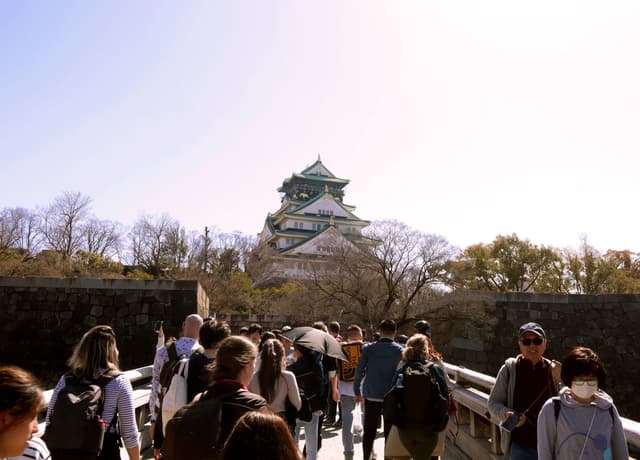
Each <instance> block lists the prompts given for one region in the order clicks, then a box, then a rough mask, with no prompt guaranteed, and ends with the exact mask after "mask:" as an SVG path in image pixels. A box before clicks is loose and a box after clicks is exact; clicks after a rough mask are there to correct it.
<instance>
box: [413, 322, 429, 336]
mask: <svg viewBox="0 0 640 460" xmlns="http://www.w3.org/2000/svg"><path fill="white" fill-rule="evenodd" d="M413 326H414V327H415V328H416V329H417V331H418V332H419V333H421V334H426V333H427V332H429V331H430V330H431V324H429V321H427V320H426V319H421V320H420V321H416V324H414V325H413Z"/></svg>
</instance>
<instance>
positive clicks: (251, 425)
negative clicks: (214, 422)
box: [222, 411, 302, 460]
mask: <svg viewBox="0 0 640 460" xmlns="http://www.w3.org/2000/svg"><path fill="white" fill-rule="evenodd" d="M240 458H250V459H252V460H302V456H301V455H300V451H299V450H298V446H296V443H295V441H294V440H293V437H292V436H291V433H290V432H289V428H288V427H287V424H286V423H285V422H284V420H282V418H280V417H278V416H277V415H274V414H273V413H271V412H262V411H260V412H257V411H250V412H247V413H246V414H244V415H243V416H242V417H241V418H240V419H239V420H238V422H237V423H236V425H235V426H234V427H233V431H231V434H230V435H229V437H228V438H227V442H226V443H225V445H224V449H223V451H222V460H237V459H240Z"/></svg>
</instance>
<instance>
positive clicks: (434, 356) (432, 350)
mask: <svg viewBox="0 0 640 460" xmlns="http://www.w3.org/2000/svg"><path fill="white" fill-rule="evenodd" d="M425 337H426V338H427V344H428V345H429V353H428V355H429V356H428V357H429V361H442V355H441V354H440V353H439V352H438V350H436V347H434V346H433V342H432V341H431V337H429V336H428V335H425Z"/></svg>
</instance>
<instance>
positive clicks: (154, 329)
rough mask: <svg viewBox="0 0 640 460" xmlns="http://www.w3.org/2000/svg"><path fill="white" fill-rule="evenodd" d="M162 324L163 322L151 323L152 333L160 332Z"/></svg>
mask: <svg viewBox="0 0 640 460" xmlns="http://www.w3.org/2000/svg"><path fill="white" fill-rule="evenodd" d="M162 323H163V321H154V322H153V331H154V332H158V331H160V328H161V327H162Z"/></svg>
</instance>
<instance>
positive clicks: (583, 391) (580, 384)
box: [571, 380, 598, 399]
mask: <svg viewBox="0 0 640 460" xmlns="http://www.w3.org/2000/svg"><path fill="white" fill-rule="evenodd" d="M597 390H598V381H597V380H574V381H573V382H572V383H571V392H572V393H573V394H574V395H576V396H577V397H578V398H580V399H591V397H592V396H593V395H594V393H595V392H596V391H597Z"/></svg>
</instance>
